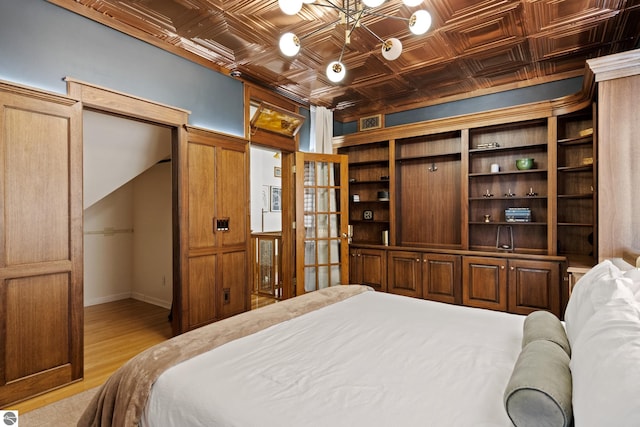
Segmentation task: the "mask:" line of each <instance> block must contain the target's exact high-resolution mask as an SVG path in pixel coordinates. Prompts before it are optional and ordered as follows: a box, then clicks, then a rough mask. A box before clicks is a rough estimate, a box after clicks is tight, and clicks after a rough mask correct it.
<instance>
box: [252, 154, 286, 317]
mask: <svg viewBox="0 0 640 427" xmlns="http://www.w3.org/2000/svg"><path fill="white" fill-rule="evenodd" d="M249 156H250V159H251V167H250V173H249V175H250V187H251V200H252V203H251V254H252V255H251V257H252V266H253V269H252V270H253V271H252V272H253V289H252V290H251V307H252V308H259V307H262V306H265V305H269V304H271V303H273V302H276V301H279V300H281V299H282V298H283V287H282V286H283V283H282V278H283V275H282V208H283V205H282V203H283V199H282V190H283V187H282V160H281V157H282V153H281V151H280V150H277V149H273V148H267V147H260V146H256V145H252V146H251V149H250V152H249Z"/></svg>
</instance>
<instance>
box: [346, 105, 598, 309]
mask: <svg viewBox="0 0 640 427" xmlns="http://www.w3.org/2000/svg"><path fill="white" fill-rule="evenodd" d="M594 122H595V107H594V106H593V105H590V104H589V103H588V102H587V103H582V104H580V105H578V104H576V103H573V101H571V100H570V99H569V98H566V99H565V98H562V99H561V100H555V101H553V102H540V103H536V104H529V105H526V106H521V107H514V108H509V109H502V110H494V111H489V112H484V113H477V114H469V115H465V116H458V117H451V118H448V119H442V120H439V119H435V120H429V121H425V122H421V123H413V124H410V125H403V126H395V127H393V128H388V129H380V130H376V131H370V132H369V131H368V132H360V133H357V134H354V135H347V136H342V137H337V138H335V139H334V144H336V150H337V151H338V152H339V153H342V154H347V155H348V157H349V168H350V169H349V177H350V178H351V183H350V195H351V197H352V201H351V202H350V205H349V207H350V224H352V225H353V234H354V237H353V242H354V243H356V244H357V243H368V244H370V245H372V246H375V245H379V247H380V248H381V249H383V250H387V251H388V256H387V290H388V292H393V293H397V294H401V295H407V296H413V297H419V298H426V299H434V300H438V301H445V302H453V303H462V304H468V305H472V306H476V307H483V308H489V309H494V310H503V311H511V312H514V313H528V312H530V311H532V310H535V309H544V310H550V311H553V312H554V313H556V314H558V315H560V314H561V312H562V310H563V309H564V306H565V305H566V301H567V298H568V293H569V286H568V283H566V282H564V281H563V280H564V278H563V275H562V268H564V266H565V264H566V263H567V261H568V264H569V266H574V267H575V266H581V267H588V266H590V265H593V263H595V262H596V260H597V259H598V251H599V248H598V245H597V244H596V243H597V234H598V218H597V212H598V197H599V196H598V194H597V191H596V189H597V185H598V182H597V181H598V170H597V168H596V165H597V164H598V160H597V158H596V157H597V153H598V150H597V146H596V145H597V144H596V143H597V141H596V139H595V137H594V136H593V135H592V134H590V132H589V131H588V130H589V129H591V128H593V127H594ZM518 159H532V161H533V164H532V167H530V168H518V167H517V165H516V162H517V160H518ZM382 178H384V181H385V182H381V180H382ZM387 180H388V182H387ZM387 188H388V191H389V202H380V201H378V200H377V199H376V197H377V194H378V192H379V191H386V189H387ZM356 195H357V196H358V197H357V198H356V200H358V202H354V201H353V197H354V196H356ZM380 203H382V204H380ZM370 211H372V212H373V218H371V215H369V216H368V217H367V218H369V219H365V217H366V216H365V212H370ZM384 230H389V233H390V235H389V245H388V246H385V245H384V244H383V243H382V241H381V232H382V231H384ZM436 255H440V256H443V257H444V258H442V259H436V258H435V256H436ZM449 256H451V257H453V258H451V259H448V258H447V257H449ZM455 257H458V258H457V260H458V261H455V260H456V258H455ZM456 262H457V263H458V264H457V266H456ZM528 262H531V263H534V264H526V263H528ZM536 263H540V264H536ZM353 268H355V269H357V268H359V267H358V266H357V265H356V266H355V267H353Z"/></svg>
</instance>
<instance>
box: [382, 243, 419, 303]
mask: <svg viewBox="0 0 640 427" xmlns="http://www.w3.org/2000/svg"><path fill="white" fill-rule="evenodd" d="M387 268H388V279H387V288H388V291H389V292H390V293H393V294H398V295H404V296H408V297H416V298H422V254H421V253H420V252H408V251H389V253H388V257H387Z"/></svg>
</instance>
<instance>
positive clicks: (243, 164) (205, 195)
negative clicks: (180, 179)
mask: <svg viewBox="0 0 640 427" xmlns="http://www.w3.org/2000/svg"><path fill="white" fill-rule="evenodd" d="M185 152H186V157H187V159H186V161H187V164H188V168H185V170H186V171H187V172H186V174H185V178H186V180H185V182H184V184H183V189H184V191H183V192H182V194H183V195H184V196H186V203H185V208H186V215H187V219H188V220H187V223H188V233H187V236H186V245H187V250H185V251H183V252H184V254H185V256H186V260H184V261H183V263H184V265H186V266H187V268H186V270H187V274H186V277H183V278H182V281H181V286H182V291H181V293H180V294H179V295H180V298H179V303H180V304H181V308H182V316H181V319H180V321H181V328H180V329H181V331H186V330H189V329H194V328H197V327H199V326H202V325H204V324H207V323H210V322H213V321H215V320H219V319H222V318H225V317H229V316H232V315H234V314H238V313H240V312H243V311H245V310H248V309H249V291H250V286H251V279H252V278H251V275H250V274H249V271H251V268H250V260H249V256H248V251H249V245H250V239H249V225H248V224H249V221H248V200H249V186H248V154H247V142H246V141H244V140H240V139H237V138H232V137H223V136H221V135H218V134H215V133H212V132H207V131H204V130H200V129H191V128H189V135H188V142H187V147H186V149H185Z"/></svg>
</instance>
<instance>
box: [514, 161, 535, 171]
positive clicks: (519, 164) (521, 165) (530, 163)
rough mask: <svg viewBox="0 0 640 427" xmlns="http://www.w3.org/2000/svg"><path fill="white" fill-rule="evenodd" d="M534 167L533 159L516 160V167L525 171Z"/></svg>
mask: <svg viewBox="0 0 640 427" xmlns="http://www.w3.org/2000/svg"><path fill="white" fill-rule="evenodd" d="M532 167H533V159H518V160H516V168H518V170H521V171H524V170H527V169H531V168H532Z"/></svg>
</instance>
